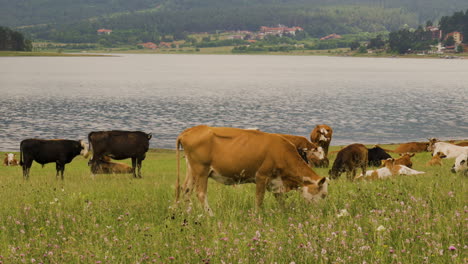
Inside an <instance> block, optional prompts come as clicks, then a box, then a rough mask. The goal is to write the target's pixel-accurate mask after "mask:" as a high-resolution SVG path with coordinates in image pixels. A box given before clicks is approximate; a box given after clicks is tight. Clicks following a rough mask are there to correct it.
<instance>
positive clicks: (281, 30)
mask: <svg viewBox="0 0 468 264" xmlns="http://www.w3.org/2000/svg"><path fill="white" fill-rule="evenodd" d="M297 30H299V31H303V30H304V29H303V28H301V27H291V28H290V27H286V26H283V25H278V27H264V26H262V27H260V33H263V34H264V35H278V36H282V35H283V34H290V35H296V31H297Z"/></svg>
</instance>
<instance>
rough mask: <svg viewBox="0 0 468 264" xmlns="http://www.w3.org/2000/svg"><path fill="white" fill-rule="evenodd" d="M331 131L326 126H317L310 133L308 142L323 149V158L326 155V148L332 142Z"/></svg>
mask: <svg viewBox="0 0 468 264" xmlns="http://www.w3.org/2000/svg"><path fill="white" fill-rule="evenodd" d="M332 135H333V129H332V128H331V127H329V126H327V125H317V126H315V128H314V130H312V132H311V133H310V141H311V142H312V143H315V144H317V145H319V146H320V147H322V148H323V151H325V156H327V155H328V147H329V146H330V142H331V140H332Z"/></svg>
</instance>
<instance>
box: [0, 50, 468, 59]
mask: <svg viewBox="0 0 468 264" xmlns="http://www.w3.org/2000/svg"><path fill="white" fill-rule="evenodd" d="M119 54H132V55H134V54H135V55H138V54H141V55H259V56H328V57H345V58H385V59H468V54H467V53H462V54H438V55H418V54H407V55H401V54H398V55H395V54H390V53H385V54H369V53H365V54H359V53H336V52H331V53H328V52H325V51H309V52H260V53H232V52H210V51H207V52H195V51H171V50H168V51H166V50H163V51H147V50H143V51H141V50H111V51H106V50H97V51H90V52H83V51H68V52H67V51H65V52H52V51H50V52H49V51H47V52H24V51H0V57H118V56H119Z"/></svg>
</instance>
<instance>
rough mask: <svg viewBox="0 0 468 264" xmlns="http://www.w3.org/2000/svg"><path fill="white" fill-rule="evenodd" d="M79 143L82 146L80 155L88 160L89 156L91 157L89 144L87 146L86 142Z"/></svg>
mask: <svg viewBox="0 0 468 264" xmlns="http://www.w3.org/2000/svg"><path fill="white" fill-rule="evenodd" d="M79 142H80V145H81V151H80V155H82V156H83V157H84V158H85V159H87V158H88V156H89V147H88V144H86V142H84V141H83V140H80V141H79Z"/></svg>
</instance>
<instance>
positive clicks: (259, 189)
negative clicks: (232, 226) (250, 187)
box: [255, 173, 268, 210]
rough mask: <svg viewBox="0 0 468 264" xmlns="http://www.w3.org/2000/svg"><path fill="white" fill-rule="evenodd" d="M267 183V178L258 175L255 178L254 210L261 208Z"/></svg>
mask: <svg viewBox="0 0 468 264" xmlns="http://www.w3.org/2000/svg"><path fill="white" fill-rule="evenodd" d="M267 182H268V178H267V177H265V176H263V175H261V174H258V173H257V175H256V176H255V184H256V192H255V198H256V208H255V209H256V210H258V209H259V208H261V207H262V204H263V198H264V197H265V191H266V187H267Z"/></svg>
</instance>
